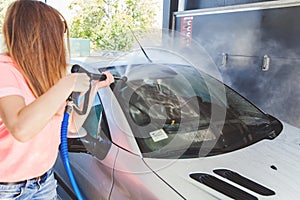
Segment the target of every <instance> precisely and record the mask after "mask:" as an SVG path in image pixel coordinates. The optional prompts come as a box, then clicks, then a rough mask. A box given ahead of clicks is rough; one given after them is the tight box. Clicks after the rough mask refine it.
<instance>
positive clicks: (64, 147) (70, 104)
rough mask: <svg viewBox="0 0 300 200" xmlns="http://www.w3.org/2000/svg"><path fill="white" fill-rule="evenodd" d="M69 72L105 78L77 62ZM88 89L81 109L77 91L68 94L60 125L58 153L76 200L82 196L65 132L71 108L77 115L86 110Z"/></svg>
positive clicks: (80, 199)
mask: <svg viewBox="0 0 300 200" xmlns="http://www.w3.org/2000/svg"><path fill="white" fill-rule="evenodd" d="M71 72H72V73H86V74H87V75H88V76H89V77H90V80H91V81H92V80H99V81H103V80H106V75H105V74H93V73H91V72H89V71H87V70H85V69H84V68H82V67H81V66H80V65H77V64H75V65H73V66H72V69H71ZM90 91H91V84H90V88H89V90H88V91H87V92H86V93H85V96H84V102H83V108H82V110H80V109H79V108H78V107H77V106H75V104H76V103H77V101H78V97H79V93H78V92H72V94H71V95H70V97H69V98H68V100H67V105H66V107H65V112H64V118H63V121H62V125H61V137H60V139H61V144H60V155H61V158H62V161H63V164H64V167H65V169H66V172H67V174H68V176H69V180H70V182H71V184H72V187H73V189H74V192H75V194H76V196H77V198H78V200H83V197H82V195H81V193H80V190H79V188H78V186H77V183H76V180H75V178H74V175H73V172H72V169H71V166H70V159H69V154H68V139H67V134H68V126H69V116H70V113H71V112H72V109H73V108H74V111H76V112H77V113H78V114H79V115H85V114H86V112H87V108H88V104H89V96H90ZM74 101H76V102H74ZM74 103H75V104H74Z"/></svg>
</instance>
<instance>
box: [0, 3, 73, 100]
mask: <svg viewBox="0 0 300 200" xmlns="http://www.w3.org/2000/svg"><path fill="white" fill-rule="evenodd" d="M64 33H66V34H67V48H66V45H65V40H64V38H65V37H64ZM3 35H4V41H5V44H6V46H7V54H8V55H9V56H10V57H11V58H12V59H13V61H14V62H15V64H16V66H17V67H18V69H19V70H20V72H21V73H22V74H23V75H24V77H25V79H26V81H27V83H28V85H29V87H30V89H31V91H32V93H33V94H34V95H35V96H36V97H39V96H41V95H42V94H43V93H45V92H46V91H47V90H49V88H50V87H52V86H53V85H54V84H55V83H57V82H58V80H59V79H60V78H62V77H63V76H64V75H65V74H66V69H67V52H68V55H69V54H70V52H69V49H70V48H69V47H70V43H69V30H68V26H67V23H66V20H65V19H64V17H63V16H62V15H61V14H60V13H59V12H58V11H57V10H56V9H54V8H52V7H51V6H48V5H47V4H45V3H43V2H40V1H35V0H17V1H15V2H13V3H12V4H11V5H10V6H9V7H8V9H7V12H6V16H5V20H4V24H3Z"/></svg>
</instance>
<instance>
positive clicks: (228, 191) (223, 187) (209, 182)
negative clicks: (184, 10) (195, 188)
mask: <svg viewBox="0 0 300 200" xmlns="http://www.w3.org/2000/svg"><path fill="white" fill-rule="evenodd" d="M190 177H191V178H193V179H195V180H196V181H199V182H200V183H202V184H204V185H206V186H208V187H210V188H212V189H214V190H216V191H218V192H220V193H222V194H224V195H227V196H229V197H231V198H233V199H243V200H257V199H258V198H257V197H255V196H253V195H251V194H249V193H247V192H245V191H243V190H241V189H239V188H237V187H235V186H233V185H230V184H229V183H227V182H225V181H222V180H220V179H218V178H216V177H214V176H212V175H209V174H204V173H194V174H190Z"/></svg>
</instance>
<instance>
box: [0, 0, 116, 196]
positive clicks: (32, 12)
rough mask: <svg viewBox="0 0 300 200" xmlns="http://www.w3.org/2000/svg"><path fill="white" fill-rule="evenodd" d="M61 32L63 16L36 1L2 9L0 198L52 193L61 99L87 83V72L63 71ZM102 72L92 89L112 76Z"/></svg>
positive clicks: (21, 1)
mask: <svg viewBox="0 0 300 200" xmlns="http://www.w3.org/2000/svg"><path fill="white" fill-rule="evenodd" d="M65 33H66V35H67V38H68V37H69V30H68V27H67V25H66V23H65V19H64V18H63V16H62V15H61V14H60V13H59V12H58V11H57V10H55V9H54V8H52V7H50V6H48V5H46V4H44V3H42V2H40V1H35V0H19V1H15V2H14V3H12V4H11V5H10V6H9V8H8V10H7V13H6V16H5V21H4V24H3V35H4V39H5V44H6V47H7V53H5V54H3V55H0V199H45V200H46V199H47V200H49V199H56V181H55V179H54V176H53V173H52V171H51V168H52V167H53V165H54V163H55V160H56V158H57V155H58V147H59V143H60V125H61V122H62V118H63V110H64V106H65V101H66V99H67V98H68V96H69V95H70V94H71V93H72V92H73V91H76V92H86V91H87V90H88V88H89V84H90V80H89V77H88V76H87V75H86V74H83V73H78V74H70V75H66V72H67V62H66V55H67V53H66V48H65V42H64V35H65ZM68 46H69V42H68ZM106 75H107V79H106V81H101V82H98V81H97V82H96V83H95V85H94V86H95V87H96V89H98V88H101V87H107V86H109V84H110V83H112V82H113V77H112V76H111V74H110V73H109V72H106Z"/></svg>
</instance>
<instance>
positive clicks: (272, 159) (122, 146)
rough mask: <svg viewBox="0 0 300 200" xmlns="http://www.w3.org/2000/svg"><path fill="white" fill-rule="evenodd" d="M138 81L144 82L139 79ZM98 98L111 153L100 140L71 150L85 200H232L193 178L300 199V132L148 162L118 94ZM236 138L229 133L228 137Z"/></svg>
mask: <svg viewBox="0 0 300 200" xmlns="http://www.w3.org/2000/svg"><path fill="white" fill-rule="evenodd" d="M92 71H93V72H94V73H96V71H97V70H95V69H94V68H93V70H92ZM150 71H151V70H150ZM165 72H171V71H168V70H167V71H165ZM138 73H139V72H138ZM140 76H142V74H140ZM147 76H148V77H149V76H152V74H150V75H149V74H148V75H147ZM155 76H157V74H155ZM134 77H137V78H139V76H137V75H135V76H134ZM119 81H122V80H119ZM197 82H198V79H197ZM98 93H99V96H100V98H101V103H102V106H103V108H104V111H105V118H106V120H107V124H108V128H109V134H110V140H111V141H110V144H108V146H107V150H108V151H107V152H106V153H105V154H102V155H98V152H100V153H99V154H101V148H102V147H105V145H107V144H106V143H102V140H101V138H94V139H91V140H86V139H84V138H83V139H82V141H84V142H86V143H85V144H83V145H82V149H83V151H79V152H78V149H76V148H74V149H73V148H72V145H71V146H70V148H69V152H70V160H71V166H72V169H73V172H74V176H75V178H76V180H77V181H78V185H79V187H80V190H81V191H82V192H83V194H84V197H85V198H86V199H91V200H94V199H117V200H119V199H199V198H201V199H206V200H209V199H232V198H231V197H230V196H228V195H226V193H225V194H224V193H222V192H220V191H217V190H216V189H214V188H212V187H208V186H207V185H205V184H202V183H200V182H199V181H196V180H195V179H193V178H192V175H193V174H199V173H204V174H207V175H211V176H213V177H215V178H218V179H219V180H221V181H223V182H225V183H228V184H229V185H230V186H234V187H236V188H238V189H239V191H244V192H246V193H247V194H249V195H251V196H253V198H252V199H257V198H259V199H298V198H299V197H297V196H299V195H298V191H297V186H298V185H300V151H299V148H300V146H299V144H300V130H299V129H297V128H295V127H293V126H290V125H289V124H286V123H282V125H283V130H282V131H281V133H280V134H279V133H276V134H277V135H276V136H275V137H270V138H267V137H264V139H260V140H258V141H255V142H254V143H251V144H249V145H246V146H242V147H241V148H238V149H234V150H231V151H229V152H226V153H219V154H218V155H210V156H206V157H203V156H199V157H198V158H180V157H178V158H146V157H145V156H144V155H145V154H143V153H142V150H140V147H139V145H138V143H137V139H136V138H135V136H134V131H136V130H134V129H133V128H132V127H133V126H131V124H130V123H129V120H128V118H127V117H128V113H126V114H127V115H126V114H125V113H124V111H123V109H122V107H121V105H120V102H119V99H117V97H116V96H115V94H114V92H113V91H112V90H111V89H109V88H103V89H100V90H99V92H98ZM129 96H130V94H129ZM128 101H129V99H128ZM125 103H128V102H125ZM125 112H126V111H125ZM101 117H103V116H102V115H101ZM270 126H271V125H270ZM235 130H236V129H235ZM280 130H281V129H280ZM272 132H274V131H272ZM275 132H276V131H275ZM279 132H280V131H279ZM148 133H149V132H148ZM231 133H232V132H230V131H228V134H231ZM259 133H261V132H259ZM250 134H251V133H250ZM234 136H235V135H234V134H232V138H233V140H234V139H236V138H234ZM148 137H149V134H148ZM152 139H153V138H152ZM78 140H81V139H78ZM85 148H86V149H87V150H86V152H85V151H84V149H85ZM89 148H90V149H89ZM54 169H55V173H56V176H57V177H60V181H61V182H63V183H59V185H61V184H62V185H64V184H65V186H64V188H65V190H66V191H67V190H72V189H71V185H70V183H69V180H68V178H67V175H66V173H65V171H64V168H63V165H62V162H61V160H60V158H58V160H57V162H56V165H55V167H54ZM217 169H226V170H231V171H233V172H236V173H238V174H240V175H242V176H243V177H246V178H248V179H250V180H252V181H253V182H255V183H257V184H261V185H263V186H265V187H267V188H268V189H270V190H272V191H274V192H275V194H272V195H261V194H258V193H257V192H254V191H251V190H250V189H247V188H245V187H244V186H241V185H239V184H238V183H234V182H233V181H231V180H228V179H226V178H224V177H222V176H220V175H219V174H217V173H216V172H214V170H217ZM255 183H254V184H255ZM252 185H253V184H252ZM66 188H67V189H66ZM63 199H64V198H63ZM66 199H67V198H66ZM238 199H241V198H238ZM250 199H251V198H250Z"/></svg>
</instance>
